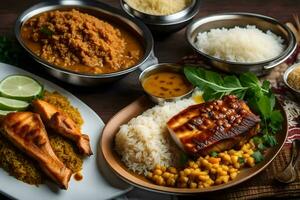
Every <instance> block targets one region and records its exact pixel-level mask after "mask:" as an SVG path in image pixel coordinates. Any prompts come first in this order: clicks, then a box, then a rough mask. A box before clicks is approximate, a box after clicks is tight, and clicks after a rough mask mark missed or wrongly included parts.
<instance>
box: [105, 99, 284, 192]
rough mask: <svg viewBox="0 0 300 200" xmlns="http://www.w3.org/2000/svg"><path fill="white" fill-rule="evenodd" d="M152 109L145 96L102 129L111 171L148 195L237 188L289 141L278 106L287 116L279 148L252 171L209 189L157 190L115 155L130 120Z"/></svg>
mask: <svg viewBox="0 0 300 200" xmlns="http://www.w3.org/2000/svg"><path fill="white" fill-rule="evenodd" d="M151 106H153V103H152V102H151V101H149V100H148V99H147V98H146V97H145V96H144V97H141V98H139V99H138V100H136V101H134V102H133V103H131V104H130V105H128V106H127V107H125V108H124V109H122V110H121V111H120V112H118V113H117V114H116V115H115V116H114V117H113V118H111V120H110V121H109V122H108V123H107V124H106V126H105V128H104V129H103V133H102V137H101V150H102V153H103V155H104V158H105V159H106V161H107V162H108V165H109V166H110V168H111V169H112V170H113V171H114V172H115V173H116V174H117V175H118V176H119V177H120V178H122V179H123V180H125V181H127V182H128V183H130V184H132V185H134V186H137V187H140V188H143V189H146V190H149V191H155V192H160V193H167V194H173V195H188V194H198V193H205V192H212V191H217V190H222V189H226V188H229V187H232V186H235V185H237V184H239V183H242V182H244V181H246V180H248V179H250V178H251V177H253V176H255V175H256V174H258V173H260V172H261V171H262V170H264V169H265V168H266V167H267V166H268V165H269V164H270V163H271V162H272V160H273V159H274V158H275V157H276V155H277V154H278V153H279V151H280V150H281V148H282V147H283V145H284V143H285V140H286V137H287V118H286V114H285V111H284V110H283V107H282V106H280V105H279V104H278V105H277V106H278V107H277V108H278V109H279V110H280V112H281V113H282V114H283V116H284V123H283V127H282V130H281V132H280V133H278V134H277V141H278V144H277V145H276V146H275V147H273V148H271V149H269V150H268V151H267V152H266V155H265V159H264V161H262V162H261V163H259V164H257V165H255V166H254V167H252V168H247V169H243V170H242V171H241V173H240V174H239V175H238V177H237V178H236V179H234V180H233V181H230V182H228V183H225V184H222V185H218V186H212V187H209V188H201V189H186V188H171V187H164V186H158V185H155V184H153V183H151V182H149V181H148V180H147V179H146V178H144V177H143V176H139V175H136V174H134V173H133V172H131V171H129V170H128V168H127V167H126V166H125V165H124V164H123V162H122V161H121V160H120V157H119V155H118V154H117V153H116V152H115V151H114V137H115V135H116V133H117V132H118V130H119V127H120V125H122V124H124V123H127V122H128V121H129V120H130V119H131V118H133V117H136V116H138V115H140V114H141V113H142V112H143V111H145V110H146V109H148V108H149V107H151Z"/></svg>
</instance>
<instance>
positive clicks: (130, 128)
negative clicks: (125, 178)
mask: <svg viewBox="0 0 300 200" xmlns="http://www.w3.org/2000/svg"><path fill="white" fill-rule="evenodd" d="M192 104H195V102H194V101H193V100H192V99H184V100H180V101H177V102H169V103H164V104H163V105H157V106H155V107H153V108H151V109H148V110H146V111H145V112H144V113H143V114H141V115H139V116H138V117H136V118H133V119H131V120H130V121H129V122H128V123H127V124H125V125H122V126H121V127H120V130H119V132H118V133H117V134H116V137H115V143H116V151H117V152H118V154H119V155H120V156H121V159H122V161H123V162H124V163H125V165H126V166H127V167H128V168H129V169H130V170H132V171H133V172H135V173H138V174H146V173H147V172H148V171H150V170H152V169H153V168H154V167H155V166H156V165H160V166H166V167H168V166H178V164H179V163H178V162H179V160H180V155H181V153H182V152H181V150H179V148H178V147H177V146H176V144H174V143H173V140H172V138H171V136H170V135H169V133H168V130H167V127H166V123H167V121H168V120H169V119H170V118H171V117H172V116H174V115H175V114H177V113H178V112H180V111H181V110H183V109H185V108H187V107H188V106H190V105H192Z"/></svg>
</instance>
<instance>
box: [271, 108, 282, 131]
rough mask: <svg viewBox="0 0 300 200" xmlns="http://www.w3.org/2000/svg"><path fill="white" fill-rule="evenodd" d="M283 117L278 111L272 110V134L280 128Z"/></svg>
mask: <svg viewBox="0 0 300 200" xmlns="http://www.w3.org/2000/svg"><path fill="white" fill-rule="evenodd" d="M283 120H284V119H283V116H282V114H281V112H280V111H279V110H274V111H272V112H271V115H270V122H271V124H270V127H271V129H272V132H273V133H276V132H277V131H278V130H280V129H281V128H282V122H283Z"/></svg>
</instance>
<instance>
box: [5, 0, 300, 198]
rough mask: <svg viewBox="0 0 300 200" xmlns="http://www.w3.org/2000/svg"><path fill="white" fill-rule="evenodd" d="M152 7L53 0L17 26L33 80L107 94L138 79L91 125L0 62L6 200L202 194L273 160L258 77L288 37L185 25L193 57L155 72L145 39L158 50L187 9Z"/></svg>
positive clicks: (78, 107)
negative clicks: (34, 69)
mask: <svg viewBox="0 0 300 200" xmlns="http://www.w3.org/2000/svg"><path fill="white" fill-rule="evenodd" d="M151 1H152V0H148V3H147V1H143V2H139V0H124V1H123V0H121V1H120V4H121V5H120V6H121V10H120V9H116V8H113V7H110V5H106V4H105V3H102V2H90V1H75V0H57V1H52V2H50V3H49V2H48V3H45V2H42V3H38V4H36V5H34V6H32V7H30V8H28V9H27V10H25V11H24V12H23V13H22V14H21V15H20V16H19V17H18V19H17V21H16V24H15V36H16V39H17V41H18V42H19V44H20V48H23V50H25V51H26V52H27V53H28V55H29V56H31V57H32V58H33V60H34V61H36V62H37V63H38V64H39V65H40V67H41V69H42V71H44V72H46V73H48V74H50V75H52V76H53V77H55V78H57V79H60V80H61V81H63V82H67V83H69V84H71V85H75V86H84V87H91V86H96V85H97V86H100V85H104V84H105V87H110V85H109V84H110V83H111V82H113V81H117V80H118V79H120V78H122V77H124V76H125V75H127V74H129V73H131V72H133V71H134V70H137V69H140V70H142V72H141V73H140V76H139V78H138V79H135V80H134V81H135V86H136V85H137V84H138V82H139V83H140V87H139V88H140V89H142V90H143V91H144V94H145V96H142V97H140V98H139V99H137V100H136V101H134V102H132V103H131V104H129V105H127V106H126V107H125V108H123V109H122V110H120V111H119V112H118V113H116V114H115V115H114V116H113V117H111V116H108V117H111V119H110V120H109V122H108V123H107V124H106V125H104V123H103V122H102V120H101V119H100V118H99V116H98V115H97V114H96V113H95V112H94V111H93V110H92V109H90V108H89V107H88V106H86V105H85V104H84V103H83V102H81V101H80V100H78V99H77V98H76V97H74V96H73V95H72V94H70V93H68V92H67V91H65V90H64V89H62V88H60V87H58V86H56V85H54V84H52V83H50V82H48V81H47V80H44V79H43V78H40V77H38V76H35V75H34V74H31V73H29V72H26V71H23V70H21V69H19V68H16V67H14V66H11V65H7V64H4V63H0V66H1V68H0V72H1V73H0V74H1V75H0V133H1V134H0V158H1V159H0V167H1V168H3V170H0V178H1V180H2V181H1V182H2V183H0V188H1V189H0V192H2V193H4V194H5V195H7V196H9V197H12V198H16V199H20V198H22V199H32V197H35V198H37V197H40V196H43V197H44V199H83V198H87V199H99V198H101V199H110V198H115V197H116V196H119V195H121V194H124V193H126V192H128V191H130V190H131V189H132V187H133V186H136V187H139V188H141V189H144V190H148V191H152V192H157V193H164V194H171V195H193V194H201V193H209V192H214V191H220V190H224V189H227V188H230V187H233V186H236V185H238V184H240V183H243V182H245V181H247V180H248V179H250V178H251V177H254V176H256V175H258V174H259V173H260V172H262V171H263V170H264V169H266V167H267V166H269V165H270V163H271V162H272V161H273V160H274V159H275V157H276V156H277V155H278V154H279V152H280V151H281V149H282V148H283V146H284V144H285V143H286V139H287V137H288V119H287V114H286V112H285V110H284V107H283V105H282V104H281V99H278V98H277V97H276V95H277V94H275V93H276V92H277V90H275V89H276V88H275V89H274V86H275V85H273V82H272V81H273V80H268V77H267V79H259V78H258V77H259V76H263V75H266V74H268V73H269V72H270V71H271V70H272V69H273V68H275V67H278V66H280V65H281V64H283V63H285V62H286V61H289V60H291V59H289V58H291V57H292V56H293V54H294V52H295V51H296V50H297V41H298V39H297V38H296V36H294V35H296V34H295V33H294V31H293V30H290V29H291V28H289V27H288V25H285V24H283V23H281V22H279V21H277V20H276V19H273V18H271V17H268V16H264V15H260V14H255V13H244V12H233V13H221V14H214V15H210V16H206V17H203V18H199V19H196V20H194V22H192V23H190V25H189V26H188V27H187V29H186V35H185V39H186V41H187V42H188V43H189V46H190V49H191V50H194V54H193V55H192V56H186V57H184V58H182V62H178V63H175V62H176V61H174V62H173V63H172V62H170V63H159V62H158V60H157V58H156V57H155V55H154V39H153V36H152V35H154V36H155V37H154V38H155V39H159V38H160V36H162V39H166V40H168V38H169V37H164V36H166V35H168V34H171V33H174V32H176V31H178V30H179V29H181V28H183V27H184V26H187V24H188V23H189V22H190V21H191V20H192V18H194V16H195V15H196V14H197V13H198V11H199V5H200V1H195V0H178V1H172V6H170V5H169V4H170V2H171V0H170V2H169V3H166V2H167V1H165V0H162V1H160V2H159V1H157V2H158V3H157V7H155V8H152V7H151V6H150V5H149V2H151ZM173 3H174V4H173ZM122 9H123V10H122ZM134 13H138V15H136V14H134ZM149 20H150V21H149ZM152 20H153V21H152ZM164 20H167V21H168V23H167V21H166V22H163V21H164ZM298 21H299V20H298ZM150 22H151V23H150ZM297 24H298V26H300V25H299V22H298V23H297ZM299 29H300V27H299ZM150 30H151V31H150ZM293 33H294V34H293ZM156 36H158V37H159V38H156ZM170 38H172V37H170ZM4 42H5V41H4ZM298 42H299V41H298ZM0 43H1V41H0ZM0 51H1V48H0ZM13 53H14V52H12V54H13ZM4 54H6V52H5V51H4ZM174 55H175V54H174ZM0 56H1V55H0ZM5 56H7V57H9V56H8V55H5ZM5 56H4V57H5ZM14 57H15V55H12V56H11V57H9V58H8V60H12V58H14ZM194 58H195V59H194ZM179 59H180V58H176V60H177V61H178V60H179ZM189 61H191V63H190V62H189ZM188 63H190V64H188ZM20 66H22V65H21V64H20ZM292 68H293V67H292ZM219 70H220V71H219ZM222 71H223V72H222ZM288 71H289V69H288V70H287V72H288ZM287 72H286V73H287ZM297 73H300V70H299V72H298V71H296V70H295V71H293V72H292V74H290V76H289V78H290V79H291V77H292V75H296V74H297ZM136 74H137V73H135V75H136ZM278 74H279V73H278ZM279 75H280V74H279ZM286 76H287V75H285V76H284V77H283V78H284V79H287V78H288V77H286ZM285 81H288V80H285ZM294 82H297V81H294ZM271 83H272V84H271ZM287 86H288V87H289V85H287ZM297 87H298V86H297ZM124 88H126V86H125V87H124ZM91 89H92V88H91ZM128 92H130V91H128ZM294 92H296V91H294ZM101 94H102V93H101ZM295 94H296V93H295ZM103 97H104V98H103V99H104V100H105V99H106V97H107V96H106V94H105V91H104V93H103ZM109 98H110V97H109V96H108V99H107V100H108V104H111V103H109V100H110V99H109ZM122 98H123V97H122ZM122 98H119V99H120V100H122ZM119 99H116V100H119ZM108 104H107V105H108ZM100 106H103V105H102V104H100ZM93 153H94V155H93ZM8 174H9V175H10V176H9V175H8ZM22 181H23V182H24V183H23V182H22ZM25 183H28V184H25ZM34 185H35V186H36V187H35V186H34ZM16 188H17V189H16Z"/></svg>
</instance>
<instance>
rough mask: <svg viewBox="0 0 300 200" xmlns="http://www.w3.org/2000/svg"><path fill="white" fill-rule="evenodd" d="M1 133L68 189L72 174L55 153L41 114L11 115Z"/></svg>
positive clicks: (3, 123)
mask: <svg viewBox="0 0 300 200" xmlns="http://www.w3.org/2000/svg"><path fill="white" fill-rule="evenodd" d="M1 132H2V133H3V134H4V135H5V136H6V137H7V138H8V139H9V140H10V141H11V142H12V143H13V144H14V145H16V147H18V148H19V149H20V150H22V151H23V152H25V153H26V154H28V155H29V156H30V157H32V158H33V159H35V160H36V161H37V162H38V163H39V165H40V167H41V169H42V170H43V171H44V172H45V173H46V174H47V175H48V176H49V177H50V178H51V179H53V180H54V181H55V182H56V183H57V184H58V185H59V186H60V187H61V188H63V189H67V188H68V183H69V180H70V177H71V175H72V172H71V170H70V169H68V168H67V167H66V166H65V165H64V164H63V163H62V162H61V161H60V160H59V159H58V158H57V157H56V155H55V153H54V152H53V150H52V147H51V145H50V142H49V139H48V135H47V133H46V130H45V127H44V125H43V122H42V120H41V118H40V116H39V114H36V113H31V112H16V113H10V114H8V115H7V116H6V117H5V118H4V120H3V121H2V124H1Z"/></svg>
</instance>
